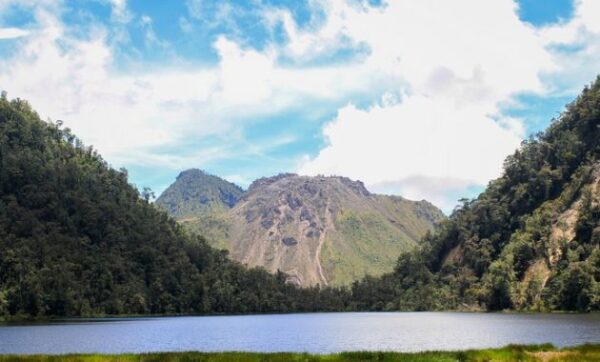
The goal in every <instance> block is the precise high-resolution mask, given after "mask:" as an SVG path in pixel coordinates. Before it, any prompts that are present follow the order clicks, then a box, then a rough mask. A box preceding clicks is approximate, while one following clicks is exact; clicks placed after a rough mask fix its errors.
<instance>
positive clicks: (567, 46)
mask: <svg viewBox="0 0 600 362" xmlns="http://www.w3.org/2000/svg"><path fill="white" fill-rule="evenodd" d="M575 6H576V7H575V15H574V16H573V18H572V19H570V20H569V21H567V22H564V23H561V24H557V25H552V26H548V27H545V28H543V29H540V31H539V32H540V35H541V38H542V39H543V42H544V44H545V45H546V46H547V48H548V49H549V51H550V52H551V53H552V55H553V57H554V59H555V61H556V63H557V64H558V66H559V68H560V71H558V72H552V73H549V74H546V77H547V78H548V79H549V82H550V83H551V84H552V91H553V92H554V93H557V94H560V95H568V96H574V95H575V94H577V93H578V92H579V91H580V90H581V87H582V85H583V84H587V83H589V82H590V81H591V80H593V79H594V78H595V77H596V76H597V75H598V74H599V70H598V66H597V65H598V63H599V60H600V2H599V1H596V0H576V2H575Z"/></svg>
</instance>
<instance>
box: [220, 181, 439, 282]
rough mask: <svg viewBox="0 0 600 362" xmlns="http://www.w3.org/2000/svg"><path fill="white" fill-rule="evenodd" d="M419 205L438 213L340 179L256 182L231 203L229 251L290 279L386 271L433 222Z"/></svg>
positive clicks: (342, 277)
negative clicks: (422, 215) (234, 203)
mask: <svg viewBox="0 0 600 362" xmlns="http://www.w3.org/2000/svg"><path fill="white" fill-rule="evenodd" d="M423 209H429V211H430V212H429V213H428V216H431V215H435V218H436V220H439V219H440V218H442V217H443V216H442V214H441V212H440V211H439V210H437V209H436V208H435V207H433V206H431V205H430V204H427V205H423V204H422V203H418V202H412V201H407V200H405V199H402V198H398V197H395V198H394V197H389V196H381V195H373V194H371V193H370V192H369V191H368V190H367V189H366V188H365V186H364V185H363V183H362V182H359V181H352V180H350V179H348V178H345V177H320V176H318V177H306V176H298V175H293V174H284V175H278V176H275V177H272V178H265V179H261V180H258V181H256V182H254V183H253V184H252V186H251V187H250V188H249V190H248V192H247V193H246V194H245V195H244V196H243V197H242V198H241V200H240V201H239V202H238V204H237V205H235V206H234V207H233V209H232V210H231V212H230V216H231V221H232V224H231V225H232V226H231V227H232V232H231V240H230V244H229V248H228V249H229V250H230V251H231V255H232V256H233V257H234V258H235V259H237V260H239V261H240V262H242V263H244V264H248V265H250V266H263V267H265V268H266V269H268V270H270V271H277V270H281V271H283V272H285V273H287V274H288V275H289V281H290V282H291V283H294V284H299V285H302V286H313V285H317V284H318V285H321V286H324V285H330V284H335V285H340V284H347V283H349V282H351V281H352V280H356V279H357V278H360V277H362V276H364V275H365V274H366V273H369V274H380V273H381V272H384V271H390V270H392V268H393V265H394V263H395V260H396V258H397V257H398V256H399V255H400V253H401V252H402V251H405V250H409V249H411V248H412V247H414V246H416V245H417V244H416V242H417V239H418V238H420V237H421V236H422V235H423V234H424V233H425V232H426V231H427V230H430V229H432V228H433V225H434V222H435V221H431V220H429V219H428V218H426V217H419V216H418V214H419V213H421V214H422V213H423ZM404 218H406V220H403V219H404ZM361 229H362V230H361Z"/></svg>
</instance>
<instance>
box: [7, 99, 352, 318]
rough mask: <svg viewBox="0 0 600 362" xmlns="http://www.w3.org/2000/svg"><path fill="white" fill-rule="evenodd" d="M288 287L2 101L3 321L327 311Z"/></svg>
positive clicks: (72, 140) (60, 133)
mask: <svg viewBox="0 0 600 362" xmlns="http://www.w3.org/2000/svg"><path fill="white" fill-rule="evenodd" d="M284 280H285V276H283V275H281V274H278V275H271V274H269V273H267V272H265V271H263V270H261V269H251V270H247V269H245V268H243V267H242V266H240V265H238V264H237V263H235V262H232V261H230V260H229V259H228V258H227V257H226V254H225V253H224V252H221V251H216V250H214V249H212V248H210V247H209V246H207V244H206V243H205V242H204V240H203V239H202V238H200V237H191V236H188V235H187V234H186V233H185V232H184V231H183V230H181V229H180V227H179V226H178V225H177V223H176V222H175V221H173V220H171V219H170V218H168V217H167V215H166V214H165V213H163V212H160V211H158V210H156V209H155V207H153V205H151V204H149V203H148V202H147V201H145V200H144V199H143V198H140V195H139V193H138V191H137V190H136V189H135V188H134V187H132V186H130V185H129V184H128V181H127V174H126V172H125V171H116V170H114V169H111V168H110V167H109V166H108V165H107V163H106V162H105V161H103V160H102V158H101V157H100V156H99V155H98V154H97V153H96V152H95V151H94V150H93V149H92V148H90V147H84V146H83V145H82V144H81V142H80V141H79V140H78V139H77V138H76V137H75V136H73V135H72V134H71V133H70V132H69V130H68V129H63V128H61V127H60V125H59V124H49V123H46V122H43V121H41V120H40V119H39V117H38V115H37V114H36V113H35V112H34V111H33V110H32V109H31V108H30V106H29V105H28V104H27V102H25V101H22V100H12V101H9V100H7V99H6V96H5V95H3V96H2V98H1V99H0V319H2V318H11V317H14V316H51V315H60V316H85V315H102V314H146V313H169V314H173V313H250V312H269V311H280V312H283V311H290V310H298V311H302V310H311V309H314V308H315V303H321V305H320V306H319V307H320V308H323V307H324V306H323V301H322V300H319V298H317V296H316V294H317V291H316V290H315V289H310V290H299V289H296V288H294V287H292V286H289V285H285V284H284ZM323 295H324V294H321V297H323ZM331 308H332V309H340V308H341V307H340V306H332V307H331ZM325 309H327V307H325Z"/></svg>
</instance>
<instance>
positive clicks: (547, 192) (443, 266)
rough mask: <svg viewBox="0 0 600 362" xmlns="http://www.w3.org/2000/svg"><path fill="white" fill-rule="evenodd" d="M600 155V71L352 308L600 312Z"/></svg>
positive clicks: (359, 294) (361, 288)
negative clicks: (485, 184)
mask: <svg viewBox="0 0 600 362" xmlns="http://www.w3.org/2000/svg"><path fill="white" fill-rule="evenodd" d="M599 156H600V77H599V78H598V80H596V82H595V83H593V84H592V85H591V86H590V87H586V88H585V89H584V90H583V93H582V94H581V95H580V96H579V97H578V98H577V99H576V100H575V101H574V102H573V103H571V104H570V105H568V107H567V110H566V111H565V112H564V113H563V114H562V115H561V116H560V117H559V119H557V120H555V121H554V122H553V123H552V125H551V126H550V127H549V128H548V129H547V130H546V131H545V132H543V133H539V134H537V135H536V136H534V137H532V138H530V139H529V140H527V141H525V142H523V145H522V147H521V148H520V149H519V150H518V151H516V152H515V153H514V154H513V155H512V156H510V157H508V158H507V159H506V161H505V163H504V174H503V175H502V176H501V177H500V178H498V179H497V180H494V181H492V182H490V184H489V185H488V187H487V189H486V190H485V191H484V192H483V193H482V194H481V195H479V196H478V197H477V198H476V199H474V200H464V203H463V205H462V206H461V207H459V208H457V209H456V210H455V211H454V212H453V214H452V215H451V217H450V218H449V219H448V220H446V221H445V222H442V223H441V226H440V228H439V230H438V231H437V232H435V233H432V234H429V235H428V236H426V237H425V238H424V240H423V242H422V248H421V249H420V250H417V251H415V252H411V253H407V254H404V255H402V256H401V257H400V258H399V260H398V263H397V265H396V268H395V271H394V272H393V273H390V274H387V275H384V276H383V277H381V278H379V279H374V278H366V279H364V280H363V281H361V282H357V283H355V284H354V285H353V288H352V297H353V300H352V303H351V304H352V307H353V308H355V309H359V310H365V309H367V310H439V309H465V308H466V309H487V310H502V309H521V310H578V311H589V310H598V309H600V158H599ZM474 167H476V165H474Z"/></svg>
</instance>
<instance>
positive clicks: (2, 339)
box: [0, 313, 600, 354]
mask: <svg viewBox="0 0 600 362" xmlns="http://www.w3.org/2000/svg"><path fill="white" fill-rule="evenodd" d="M587 342H589V343H600V314H585V315H582V314H570V315H566V314H565V315H560V314H480V313H314V314H287V315H250V316H223V317H175V318H126V319H110V318H109V319H89V320H64V321H57V322H52V323H45V324H29V325H0V353H2V354H7V353H19V354H31V353H46V354H60V353H75V352H81V353H84V352H85V353H89V352H100V353H122V352H150V351H190V350H196V351H231V350H236V351H260V352H276V351H297V352H304V351H307V352H312V353H330V352H339V351H352V350H391V351H422V350H434V349H437V350H440V349H442V350H452V349H465V348H483V347H497V346H504V345H506V344H509V343H520V344H527V343H553V344H554V345H556V346H568V345H577V344H582V343H587Z"/></svg>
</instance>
